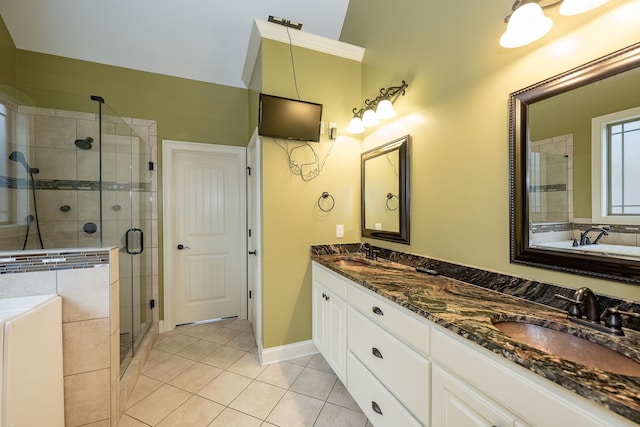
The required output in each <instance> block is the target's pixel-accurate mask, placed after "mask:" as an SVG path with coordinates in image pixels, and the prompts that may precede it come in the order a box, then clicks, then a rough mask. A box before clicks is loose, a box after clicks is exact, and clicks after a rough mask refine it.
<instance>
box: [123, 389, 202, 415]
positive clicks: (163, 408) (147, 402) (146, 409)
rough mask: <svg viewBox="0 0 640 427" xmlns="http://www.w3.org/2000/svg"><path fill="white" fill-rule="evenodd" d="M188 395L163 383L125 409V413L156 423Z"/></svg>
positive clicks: (187, 397)
mask: <svg viewBox="0 0 640 427" xmlns="http://www.w3.org/2000/svg"><path fill="white" fill-rule="evenodd" d="M190 396H191V394H190V393H187V392H186V391H184V390H180V389H178V388H176V387H172V386H170V385H167V384H165V385H163V386H162V387H160V388H159V389H158V390H156V391H154V392H153V393H151V394H150V395H149V396H147V397H145V398H144V399H142V400H141V401H140V402H138V403H136V404H135V405H133V406H132V407H131V408H129V409H127V410H126V411H125V413H126V414H127V415H129V416H130V417H133V418H135V419H137V420H140V421H142V422H144V423H147V424H149V425H156V424H157V423H158V422H160V420H162V419H163V418H164V417H166V416H167V415H169V414H170V413H171V412H173V411H174V410H175V409H176V408H178V407H179V406H180V405H182V404H183V403H184V402H185V401H186V400H187V399H189V397H190Z"/></svg>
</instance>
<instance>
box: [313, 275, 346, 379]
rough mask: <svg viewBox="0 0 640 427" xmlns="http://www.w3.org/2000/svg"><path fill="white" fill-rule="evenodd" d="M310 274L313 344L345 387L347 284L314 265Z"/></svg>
mask: <svg viewBox="0 0 640 427" xmlns="http://www.w3.org/2000/svg"><path fill="white" fill-rule="evenodd" d="M312 274H313V281H312V285H311V286H312V295H313V296H312V313H313V314H312V322H313V331H312V335H313V344H314V345H315V346H316V348H317V349H318V351H320V353H321V354H322V355H323V356H324V358H325V359H326V361H327V363H329V366H331V369H333V371H334V372H335V374H336V375H337V376H338V378H340V381H342V383H343V384H345V385H346V383H347V378H346V365H347V303H346V301H345V300H346V297H347V282H346V279H345V278H343V277H341V276H339V275H338V274H336V273H334V272H332V271H331V270H329V269H327V268H325V267H323V266H321V265H319V264H316V263H315V262H314V263H313V267H312Z"/></svg>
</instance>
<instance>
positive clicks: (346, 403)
mask: <svg viewBox="0 0 640 427" xmlns="http://www.w3.org/2000/svg"><path fill="white" fill-rule="evenodd" d="M327 402H329V403H334V404H336V405H339V406H343V407H345V408H349V409H353V410H354V411H360V407H359V406H358V404H357V403H356V401H355V400H353V397H351V394H349V392H348V391H347V388H346V387H345V386H344V384H342V382H341V381H340V380H338V381H336V384H335V385H334V386H333V390H331V393H330V394H329V397H328V398H327Z"/></svg>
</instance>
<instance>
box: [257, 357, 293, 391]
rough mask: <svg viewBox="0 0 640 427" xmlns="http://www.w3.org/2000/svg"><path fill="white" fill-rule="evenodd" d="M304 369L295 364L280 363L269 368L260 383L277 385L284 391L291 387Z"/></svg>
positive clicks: (264, 372)
mask: <svg viewBox="0 0 640 427" xmlns="http://www.w3.org/2000/svg"><path fill="white" fill-rule="evenodd" d="M303 369H304V368H303V367H302V366H299V365H294V364H293V363H288V362H280V363H274V364H272V365H269V366H267V369H265V370H264V371H263V372H262V373H261V374H260V375H258V377H257V378H256V379H257V380H258V381H262V382H263V383H267V384H271V385H275V386H277V387H281V388H284V389H288V388H289V387H291V385H292V384H293V382H294V381H295V380H296V378H298V375H300V372H302V370H303Z"/></svg>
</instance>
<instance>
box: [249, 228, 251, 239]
mask: <svg viewBox="0 0 640 427" xmlns="http://www.w3.org/2000/svg"><path fill="white" fill-rule="evenodd" d="M249 237H251V229H249Z"/></svg>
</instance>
